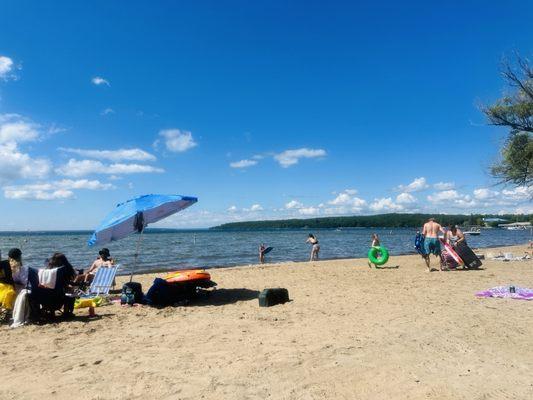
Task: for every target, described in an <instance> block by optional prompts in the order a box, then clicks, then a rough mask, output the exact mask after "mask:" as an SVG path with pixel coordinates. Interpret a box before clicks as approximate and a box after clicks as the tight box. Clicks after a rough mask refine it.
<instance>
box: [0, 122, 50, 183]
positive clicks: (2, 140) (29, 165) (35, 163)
mask: <svg viewBox="0 0 533 400" xmlns="http://www.w3.org/2000/svg"><path fill="white" fill-rule="evenodd" d="M39 128H40V126H39V125H38V124H35V123H33V122H32V121H30V120H28V119H26V118H23V117H22V116H20V115H17V114H0V183H2V184H5V183H8V182H11V181H14V180H17V179H27V178H37V179H42V178H45V177H46V176H47V175H48V173H49V172H50V170H51V163H50V161H49V160H47V159H46V158H33V157H31V156H30V155H29V154H26V153H23V152H22V151H21V150H20V149H19V146H18V144H19V143H24V142H31V141H36V140H38V139H39V137H40V131H39Z"/></svg>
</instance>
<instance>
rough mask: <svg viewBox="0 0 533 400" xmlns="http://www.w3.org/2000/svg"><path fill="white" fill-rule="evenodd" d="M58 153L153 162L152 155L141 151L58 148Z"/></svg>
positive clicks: (111, 159) (114, 159)
mask: <svg viewBox="0 0 533 400" xmlns="http://www.w3.org/2000/svg"><path fill="white" fill-rule="evenodd" d="M59 150H60V151H63V152H65V153H71V154H76V155H79V156H82V157H88V158H96V159H99V160H101V159H104V160H110V161H124V160H127V161H155V160H156V158H155V156H154V155H152V154H150V153H148V152H146V151H144V150H142V149H137V148H135V149H117V150H93V149H73V148H67V147H60V148H59Z"/></svg>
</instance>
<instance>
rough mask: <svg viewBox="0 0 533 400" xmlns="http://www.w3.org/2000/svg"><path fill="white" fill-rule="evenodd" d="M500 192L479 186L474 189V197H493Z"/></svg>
mask: <svg viewBox="0 0 533 400" xmlns="http://www.w3.org/2000/svg"><path fill="white" fill-rule="evenodd" d="M499 194H500V193H499V192H496V191H493V190H489V189H487V188H479V189H476V190H474V198H476V199H477V200H488V199H493V198H495V197H497V196H498V195H499Z"/></svg>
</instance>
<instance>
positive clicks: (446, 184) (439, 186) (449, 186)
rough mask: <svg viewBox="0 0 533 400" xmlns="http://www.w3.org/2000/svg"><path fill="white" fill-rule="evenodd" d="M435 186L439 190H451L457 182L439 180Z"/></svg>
mask: <svg viewBox="0 0 533 400" xmlns="http://www.w3.org/2000/svg"><path fill="white" fill-rule="evenodd" d="M433 187H434V188H435V189H437V190H450V189H453V188H454V187H455V183H453V182H439V183H435V184H434V185H433Z"/></svg>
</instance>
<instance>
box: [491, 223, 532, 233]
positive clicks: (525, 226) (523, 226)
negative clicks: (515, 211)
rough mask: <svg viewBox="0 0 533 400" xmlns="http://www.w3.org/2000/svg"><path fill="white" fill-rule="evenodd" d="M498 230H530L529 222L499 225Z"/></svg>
mask: <svg viewBox="0 0 533 400" xmlns="http://www.w3.org/2000/svg"><path fill="white" fill-rule="evenodd" d="M498 226H499V227H500V228H503V229H507V230H508V231H525V230H527V229H532V225H531V222H513V223H512V224H500V225H498Z"/></svg>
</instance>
